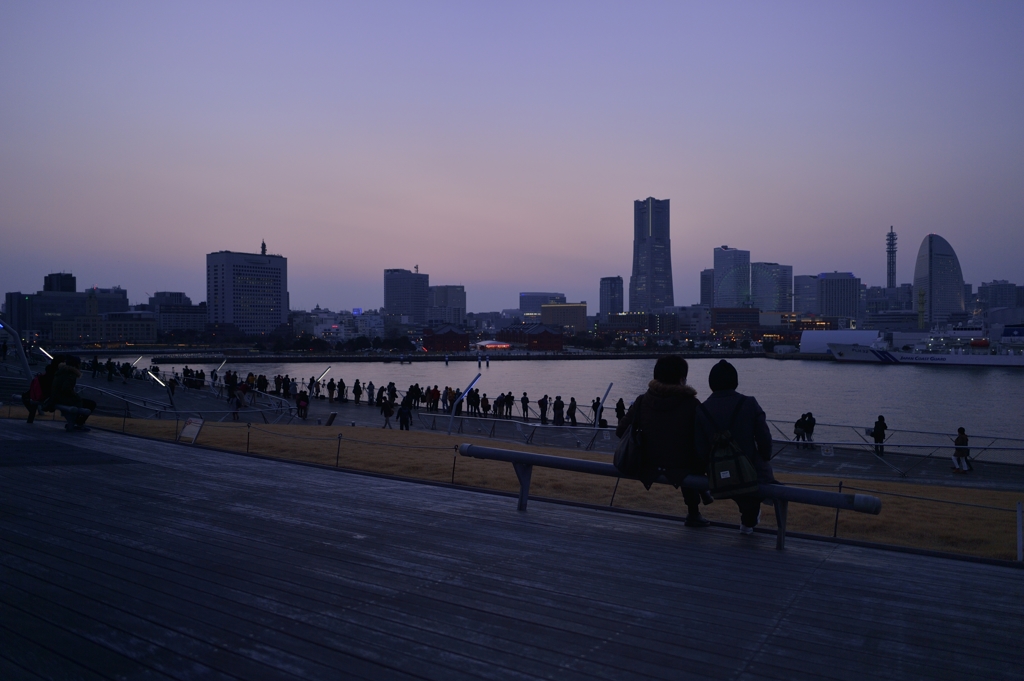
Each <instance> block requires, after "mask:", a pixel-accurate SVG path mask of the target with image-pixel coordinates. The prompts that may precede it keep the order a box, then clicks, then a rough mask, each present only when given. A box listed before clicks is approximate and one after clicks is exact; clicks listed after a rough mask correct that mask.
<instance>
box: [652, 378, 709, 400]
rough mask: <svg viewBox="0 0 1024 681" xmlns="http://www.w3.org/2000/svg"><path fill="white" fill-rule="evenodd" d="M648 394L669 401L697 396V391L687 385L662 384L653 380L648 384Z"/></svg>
mask: <svg viewBox="0 0 1024 681" xmlns="http://www.w3.org/2000/svg"><path fill="white" fill-rule="evenodd" d="M647 392H648V393H650V394H651V395H653V396H654V397H663V398H667V399H672V398H674V397H675V398H685V397H696V396H697V391H696V390H694V389H693V388H692V387H690V386H689V385H687V384H686V383H678V384H672V383H662V382H661V381H657V380H652V381H651V382H650V383H648V384H647Z"/></svg>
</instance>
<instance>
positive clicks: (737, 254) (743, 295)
mask: <svg viewBox="0 0 1024 681" xmlns="http://www.w3.org/2000/svg"><path fill="white" fill-rule="evenodd" d="M749 304H750V251H741V250H739V249H736V248H729V247H728V246H722V247H721V248H716V249H715V305H714V306H715V307H729V308H736V307H746V306H748V305H749Z"/></svg>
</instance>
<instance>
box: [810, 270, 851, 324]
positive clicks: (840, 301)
mask: <svg viewBox="0 0 1024 681" xmlns="http://www.w3.org/2000/svg"><path fill="white" fill-rule="evenodd" d="M860 293H861V286H860V279H858V278H857V277H855V276H853V274H851V273H849V272H825V273H822V274H819V275H818V310H819V314H821V315H822V316H823V317H845V318H847V319H857V318H858V317H859V316H860V298H861V295H860Z"/></svg>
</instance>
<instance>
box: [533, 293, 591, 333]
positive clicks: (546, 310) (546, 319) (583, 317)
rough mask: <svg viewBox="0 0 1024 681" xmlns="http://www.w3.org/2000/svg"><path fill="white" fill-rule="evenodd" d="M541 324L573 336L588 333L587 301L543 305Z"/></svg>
mask: <svg viewBox="0 0 1024 681" xmlns="http://www.w3.org/2000/svg"><path fill="white" fill-rule="evenodd" d="M540 322H541V324H543V325H544V326H552V327H555V328H561V329H564V330H565V331H567V332H568V333H570V334H573V335H575V334H577V333H580V332H583V331H586V330H587V301H585V300H584V301H581V302H579V303H548V304H547V305H541V307H540Z"/></svg>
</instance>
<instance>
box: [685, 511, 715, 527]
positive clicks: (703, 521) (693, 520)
mask: <svg viewBox="0 0 1024 681" xmlns="http://www.w3.org/2000/svg"><path fill="white" fill-rule="evenodd" d="M684 524H685V525H686V526H687V527H708V526H709V525H710V524H711V521H710V520H708V519H707V518H705V517H704V516H702V515H701V514H700V513H698V514H697V515H696V516H694V515H693V514H692V513H691V514H690V515H688V516H686V522H685V523H684Z"/></svg>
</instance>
